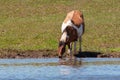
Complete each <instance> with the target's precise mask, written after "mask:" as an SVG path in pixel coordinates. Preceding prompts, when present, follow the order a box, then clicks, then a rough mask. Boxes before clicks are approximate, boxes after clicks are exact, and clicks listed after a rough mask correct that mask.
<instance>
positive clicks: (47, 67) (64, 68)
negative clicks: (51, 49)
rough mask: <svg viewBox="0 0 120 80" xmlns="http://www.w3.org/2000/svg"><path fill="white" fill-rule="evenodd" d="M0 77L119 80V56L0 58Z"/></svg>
mask: <svg viewBox="0 0 120 80" xmlns="http://www.w3.org/2000/svg"><path fill="white" fill-rule="evenodd" d="M69 63H70V64H69ZM0 80H120V59H119V58H82V59H77V61H76V63H74V61H72V62H69V61H68V62H67V61H64V62H62V63H60V62H59V60H58V59H57V58H48V59H1V60H0Z"/></svg>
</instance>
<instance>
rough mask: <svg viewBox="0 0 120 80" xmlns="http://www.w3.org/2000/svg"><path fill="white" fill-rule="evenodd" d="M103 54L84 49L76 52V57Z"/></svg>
mask: <svg viewBox="0 0 120 80" xmlns="http://www.w3.org/2000/svg"><path fill="white" fill-rule="evenodd" d="M100 54H102V53H101V52H91V51H84V52H79V53H78V54H75V55H74V56H75V57H80V58H81V57H99V55H100Z"/></svg>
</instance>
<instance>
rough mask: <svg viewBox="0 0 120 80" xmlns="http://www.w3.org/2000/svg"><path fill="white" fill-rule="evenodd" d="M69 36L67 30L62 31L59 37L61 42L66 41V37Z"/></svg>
mask: <svg viewBox="0 0 120 80" xmlns="http://www.w3.org/2000/svg"><path fill="white" fill-rule="evenodd" d="M68 37H69V36H67V32H63V34H62V36H61V38H60V41H63V42H66V39H67V38H68Z"/></svg>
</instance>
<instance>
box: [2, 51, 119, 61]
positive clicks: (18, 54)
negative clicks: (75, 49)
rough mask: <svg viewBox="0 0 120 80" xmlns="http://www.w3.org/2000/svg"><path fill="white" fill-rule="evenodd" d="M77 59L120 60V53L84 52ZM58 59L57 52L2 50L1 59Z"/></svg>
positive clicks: (77, 55)
mask: <svg viewBox="0 0 120 80" xmlns="http://www.w3.org/2000/svg"><path fill="white" fill-rule="evenodd" d="M74 56H76V57H99V58H105V57H106V58H120V53H119V52H118V53H117V52H113V53H108V54H105V53H100V52H90V51H84V52H81V53H79V54H76V55H74ZM51 57H58V55H57V51H56V50H27V51H19V50H11V49H2V50H0V58H21V59H22V58H51Z"/></svg>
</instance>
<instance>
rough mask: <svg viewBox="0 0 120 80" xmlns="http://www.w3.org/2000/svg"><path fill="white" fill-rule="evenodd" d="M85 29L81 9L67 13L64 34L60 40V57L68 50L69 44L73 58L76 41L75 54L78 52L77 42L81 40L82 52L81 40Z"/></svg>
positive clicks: (63, 28) (63, 25) (62, 29)
mask: <svg viewBox="0 0 120 80" xmlns="http://www.w3.org/2000/svg"><path fill="white" fill-rule="evenodd" d="M84 31H85V23H84V17H83V13H82V12H81V11H79V10H73V11H70V12H69V13H67V15H66V18H65V19H64V21H63V23H62V26H61V32H62V35H61V37H60V40H59V45H58V56H59V58H62V57H63V54H64V53H65V51H66V46H68V53H69V54H70V58H72V44H73V43H74V50H73V51H74V54H77V53H76V43H77V41H78V40H79V52H81V42H82V35H83V33H84Z"/></svg>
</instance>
